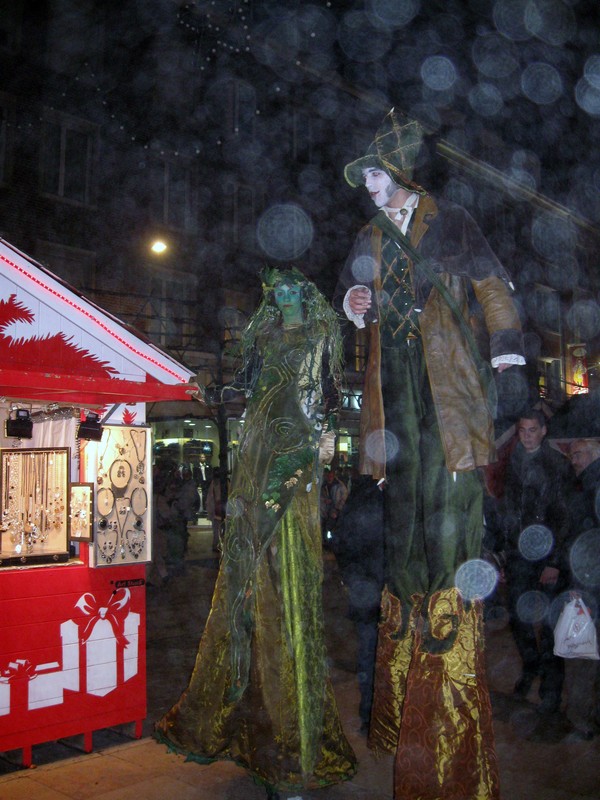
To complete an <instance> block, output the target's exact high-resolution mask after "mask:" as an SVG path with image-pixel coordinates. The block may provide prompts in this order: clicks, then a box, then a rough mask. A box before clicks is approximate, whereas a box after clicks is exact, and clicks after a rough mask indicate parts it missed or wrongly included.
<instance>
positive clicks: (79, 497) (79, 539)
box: [0, 241, 196, 766]
mask: <svg viewBox="0 0 600 800" xmlns="http://www.w3.org/2000/svg"><path fill="white" fill-rule="evenodd" d="M192 378H193V374H192V372H191V371H190V370H188V369H187V368H185V367H184V366H182V365H181V364H179V363H178V362H176V361H175V360H173V359H172V358H171V357H170V356H169V355H168V354H167V353H165V352H164V351H162V350H160V349H159V348H157V347H155V346H154V345H152V344H151V343H150V342H149V341H147V340H145V339H144V338H143V337H142V336H141V335H140V334H139V333H137V332H136V331H134V330H132V329H131V328H130V327H128V326H126V325H124V324H123V323H121V322H120V321H119V320H117V319H116V318H114V317H112V316H111V315H110V314H108V313H106V312H105V311H103V310H102V309H100V308H99V307H98V306H96V305H94V304H93V303H91V302H89V301H88V300H87V299H86V298H84V297H82V296H81V295H80V294H78V293H77V292H76V291H75V290H74V289H73V288H72V287H70V286H68V285H66V284H65V283H64V282H62V281H61V280H60V279H58V278H57V277H56V276H54V275H53V274H52V273H51V272H49V271H48V270H47V269H45V268H44V267H42V266H41V265H39V264H37V263H36V262H35V261H33V260H32V259H31V258H29V257H28V256H27V255H25V254H24V253H21V252H19V251H18V250H16V249H15V248H14V247H12V246H11V245H10V244H9V243H7V242H5V241H0V426H1V436H0V492H1V494H0V498H1V499H0V515H1V517H0V751H1V752H5V751H10V750H21V752H22V763H23V765H24V766H29V765H31V763H32V761H33V752H32V748H33V746H34V745H36V744H39V743H43V742H46V741H51V740H55V739H59V738H64V737H69V736H75V735H79V734H83V737H84V749H85V750H86V751H87V752H89V751H91V750H92V746H93V732H94V731H95V730H99V729H101V728H104V727H109V726H113V725H118V724H123V723H132V724H133V725H134V730H135V733H136V735H138V736H139V735H141V727H142V722H143V720H144V718H145V716H146V655H145V652H146V651H145V647H146V638H145V636H146V634H145V624H146V618H145V614H146V595H145V579H146V565H147V564H148V563H149V562H150V561H151V559H152V460H153V452H152V429H151V427H150V425H149V424H148V422H147V420H146V408H147V404H149V403H158V402H179V403H188V404H189V405H190V407H191V406H193V404H194V403H196V401H195V400H194V398H193V394H194V386H193V384H192V383H191V381H192Z"/></svg>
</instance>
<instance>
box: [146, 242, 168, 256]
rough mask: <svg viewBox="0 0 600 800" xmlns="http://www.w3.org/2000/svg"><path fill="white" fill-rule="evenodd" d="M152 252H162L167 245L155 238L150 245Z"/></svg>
mask: <svg viewBox="0 0 600 800" xmlns="http://www.w3.org/2000/svg"><path fill="white" fill-rule="evenodd" d="M150 249H151V250H152V252H153V253H157V254H159V255H160V254H161V253H164V252H165V250H166V249H167V245H166V244H165V242H163V241H162V240H161V239H157V240H156V241H155V242H152V245H151V247H150Z"/></svg>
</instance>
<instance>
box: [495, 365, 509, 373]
mask: <svg viewBox="0 0 600 800" xmlns="http://www.w3.org/2000/svg"><path fill="white" fill-rule="evenodd" d="M509 367H512V364H504V363H502V364H498V367H497V369H498V372H504V370H505V369H508V368H509Z"/></svg>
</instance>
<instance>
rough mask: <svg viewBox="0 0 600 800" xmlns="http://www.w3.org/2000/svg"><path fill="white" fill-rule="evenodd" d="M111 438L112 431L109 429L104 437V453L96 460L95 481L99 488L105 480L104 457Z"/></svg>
mask: <svg viewBox="0 0 600 800" xmlns="http://www.w3.org/2000/svg"><path fill="white" fill-rule="evenodd" d="M111 436H112V430H110V428H109V431H108V436H107V437H106V447H105V448H104V452H103V453H102V455H101V456H100V458H99V459H98V474H97V476H96V481H97V483H98V485H99V486H101V485H102V484H103V483H104V481H105V480H106V470H105V469H104V458H105V456H106V451H107V450H108V445H109V443H110V437H111Z"/></svg>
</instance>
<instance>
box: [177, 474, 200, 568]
mask: <svg viewBox="0 0 600 800" xmlns="http://www.w3.org/2000/svg"><path fill="white" fill-rule="evenodd" d="M177 508H178V510H179V512H180V514H181V516H182V517H183V519H184V520H185V525H186V532H185V545H184V553H187V549H188V544H189V538H190V533H189V530H188V525H189V524H190V523H191V524H192V525H195V524H196V523H197V522H198V514H199V512H200V494H199V493H198V487H197V486H196V482H195V481H194V478H193V475H192V470H191V468H190V467H189V466H188V465H187V464H184V466H183V467H182V469H181V485H180V487H179V493H178V497H177Z"/></svg>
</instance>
